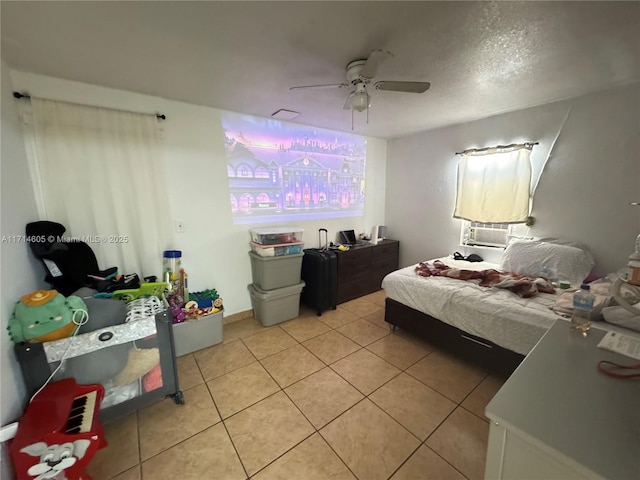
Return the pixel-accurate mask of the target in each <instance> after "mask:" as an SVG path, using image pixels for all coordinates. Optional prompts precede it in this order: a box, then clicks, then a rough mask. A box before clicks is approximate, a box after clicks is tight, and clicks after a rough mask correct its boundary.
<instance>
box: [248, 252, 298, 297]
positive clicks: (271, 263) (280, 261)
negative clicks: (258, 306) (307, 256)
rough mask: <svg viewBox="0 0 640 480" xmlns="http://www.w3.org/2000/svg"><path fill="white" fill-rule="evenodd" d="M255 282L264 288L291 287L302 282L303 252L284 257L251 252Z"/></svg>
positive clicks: (252, 272)
mask: <svg viewBox="0 0 640 480" xmlns="http://www.w3.org/2000/svg"><path fill="white" fill-rule="evenodd" d="M249 256H250V257H251V274H252V276H253V277H252V278H253V283H254V284H256V286H257V287H258V288H260V289H262V290H275V289H276V288H282V287H290V286H291V285H297V284H298V283H300V276H301V272H302V257H303V256H304V254H303V253H297V254H294V255H286V256H283V257H261V256H260V255H258V254H256V253H253V252H249Z"/></svg>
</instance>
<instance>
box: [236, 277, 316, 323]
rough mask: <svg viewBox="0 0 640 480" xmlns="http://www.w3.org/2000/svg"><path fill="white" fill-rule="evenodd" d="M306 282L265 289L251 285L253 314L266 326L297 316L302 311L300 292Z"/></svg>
mask: <svg viewBox="0 0 640 480" xmlns="http://www.w3.org/2000/svg"><path fill="white" fill-rule="evenodd" d="M302 287H304V282H300V283H299V284H297V285H293V286H290V287H283V288H278V289H276V290H270V291H265V290H262V289H261V288H260V287H258V286H257V285H255V284H251V285H249V287H248V288H249V293H250V294H251V306H252V307H253V315H254V317H256V319H257V320H258V321H259V322H260V323H262V325H264V326H265V327H270V326H271V325H275V324H276V323H281V322H286V321H287V320H291V319H292V318H296V317H297V316H298V314H299V313H300V292H302Z"/></svg>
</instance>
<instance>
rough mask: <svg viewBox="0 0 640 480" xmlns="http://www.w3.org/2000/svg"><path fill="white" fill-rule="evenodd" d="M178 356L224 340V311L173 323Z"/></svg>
mask: <svg viewBox="0 0 640 480" xmlns="http://www.w3.org/2000/svg"><path fill="white" fill-rule="evenodd" d="M173 340H174V342H175V347H176V357H179V356H180V355H186V354H187V353H191V352H195V351H196V350H202V349H203V348H207V347H210V346H211V345H215V344H216V343H220V342H222V311H220V312H217V313H214V314H212V315H206V316H204V317H200V318H199V319H198V320H192V321H187V322H181V323H174V324H173Z"/></svg>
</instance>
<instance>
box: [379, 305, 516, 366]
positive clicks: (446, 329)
mask: <svg viewBox="0 0 640 480" xmlns="http://www.w3.org/2000/svg"><path fill="white" fill-rule="evenodd" d="M385 303H386V305H385V313H384V319H385V321H386V322H387V323H389V324H390V325H392V326H393V329H395V327H396V326H397V327H400V328H403V329H406V330H408V331H410V332H412V333H415V334H417V335H419V336H420V337H422V338H424V339H425V340H426V341H428V342H429V343H431V344H433V345H434V346H437V347H442V348H445V349H447V350H448V351H450V352H452V353H454V354H455V355H457V356H459V357H462V358H464V359H466V360H470V361H472V362H473V363H474V364H476V365H478V366H480V367H482V368H485V369H487V370H489V371H492V372H496V373H499V374H507V375H510V374H511V373H513V371H514V370H515V369H516V368H517V367H518V365H520V362H522V360H524V355H520V354H519V353H515V352H513V351H511V350H507V349H506V348H503V347H500V346H498V345H496V344H495V343H492V342H490V341H488V340H485V339H484V338H480V337H476V336H475V335H471V334H470V333H467V332H463V331H462V330H460V329H459V328H456V327H453V326H451V325H448V324H446V323H444V322H441V321H440V320H438V319H436V318H434V317H432V316H430V315H427V314H426V313H422V312H419V311H418V310H414V309H413V308H411V307H407V306H406V305H403V304H402V303H400V302H397V301H395V300H392V299H390V298H387V299H386V302H385Z"/></svg>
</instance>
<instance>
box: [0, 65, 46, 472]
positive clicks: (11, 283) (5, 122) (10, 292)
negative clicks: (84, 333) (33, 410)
mask: <svg viewBox="0 0 640 480" xmlns="http://www.w3.org/2000/svg"><path fill="white" fill-rule="evenodd" d="M1 70H2V71H1V75H2V78H1V82H0V83H1V84H0V88H1V93H0V100H1V101H0V103H1V105H0V106H1V108H2V129H1V136H2V139H1V140H2V142H1V143H2V150H1V152H0V154H1V157H0V159H1V162H0V185H1V188H2V190H1V196H2V204H1V215H2V217H1V227H0V235H2V236H12V235H24V227H25V225H26V224H27V223H29V222H32V221H34V220H37V219H38V212H37V209H36V201H35V196H34V194H33V188H32V187H31V178H30V176H29V166H28V164H27V155H26V152H25V149H24V141H23V139H22V132H21V126H20V123H19V122H18V115H17V109H16V104H15V100H14V99H13V98H12V97H11V81H10V78H9V69H8V68H7V67H6V65H5V64H4V63H2V67H1ZM0 271H1V276H0V281H1V283H0V299H1V300H0V301H1V302H2V306H1V309H0V315H1V316H2V317H1V318H2V321H1V322H0V326H1V328H0V368H1V370H0V372H1V374H0V379H1V382H2V383H1V385H0V389H1V395H0V425H5V424H7V423H9V422H12V421H15V420H16V419H17V418H18V417H19V416H20V415H22V410H23V408H24V406H25V398H24V397H25V388H24V382H23V381H22V376H21V375H20V371H19V368H18V365H17V363H16V360H15V355H14V353H13V343H12V342H11V341H10V340H9V335H7V333H6V330H5V329H6V326H7V322H8V319H9V316H10V315H11V312H12V311H13V305H14V303H15V302H16V301H18V300H19V299H20V297H21V296H22V295H24V294H26V293H29V292H31V291H33V290H37V289H38V288H43V287H44V284H43V282H42V281H41V278H43V277H44V270H43V268H42V267H41V266H40V265H38V264H37V263H36V261H35V260H34V259H33V257H32V256H31V255H30V253H29V251H28V246H27V245H26V244H25V243H23V242H20V243H6V242H2V243H1V244H0ZM4 447H6V445H3V450H2V461H1V463H2V465H1V467H0V468H1V470H0V478H10V474H9V473H8V472H9V470H8V468H9V462H8V461H7V456H6V449H5V448H4Z"/></svg>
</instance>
